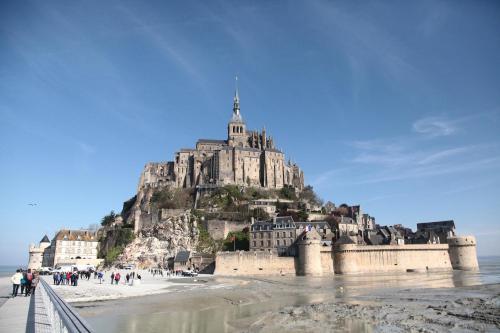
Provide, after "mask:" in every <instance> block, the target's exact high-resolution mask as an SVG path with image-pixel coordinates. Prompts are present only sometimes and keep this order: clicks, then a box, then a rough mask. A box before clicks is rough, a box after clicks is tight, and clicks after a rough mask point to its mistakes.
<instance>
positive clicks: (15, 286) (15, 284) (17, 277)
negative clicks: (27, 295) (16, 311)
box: [10, 269, 23, 297]
mask: <svg viewBox="0 0 500 333" xmlns="http://www.w3.org/2000/svg"><path fill="white" fill-rule="evenodd" d="M22 278H23V274H22V273H21V270H20V269H18V270H16V272H15V273H14V275H12V277H11V278H10V280H11V281H12V297H17V293H18V291H19V286H20V285H21V279H22Z"/></svg>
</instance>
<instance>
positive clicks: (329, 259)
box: [320, 247, 333, 275]
mask: <svg viewBox="0 0 500 333" xmlns="http://www.w3.org/2000/svg"><path fill="white" fill-rule="evenodd" d="M320 254H321V266H322V268H323V275H333V251H332V248H331V247H327V248H324V247H322V248H321V250H320Z"/></svg>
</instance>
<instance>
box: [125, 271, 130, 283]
mask: <svg viewBox="0 0 500 333" xmlns="http://www.w3.org/2000/svg"><path fill="white" fill-rule="evenodd" d="M125 279H126V280H127V284H128V283H129V281H130V274H129V273H127V275H125Z"/></svg>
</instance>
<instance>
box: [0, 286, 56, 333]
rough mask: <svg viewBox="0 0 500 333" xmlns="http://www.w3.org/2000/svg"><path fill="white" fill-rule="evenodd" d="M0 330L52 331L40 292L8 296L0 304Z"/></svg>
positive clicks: (14, 331) (41, 332) (15, 331)
mask: <svg viewBox="0 0 500 333" xmlns="http://www.w3.org/2000/svg"><path fill="white" fill-rule="evenodd" d="M0 332H9V333H10V332H12V333H17V332H27V333H34V332H36V333H50V332H53V330H52V325H51V323H50V320H49V317H48V314H47V311H46V306H45V304H44V301H43V297H42V293H41V292H40V291H39V290H37V292H36V293H35V294H34V295H32V296H28V297H24V296H17V297H15V298H9V299H8V300H7V301H6V302H5V303H4V304H3V305H1V306H0Z"/></svg>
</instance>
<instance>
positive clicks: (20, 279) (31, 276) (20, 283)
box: [11, 269, 40, 297]
mask: <svg viewBox="0 0 500 333" xmlns="http://www.w3.org/2000/svg"><path fill="white" fill-rule="evenodd" d="M11 281H12V297H17V296H18V295H20V296H22V295H23V294H24V296H25V297H28V296H30V295H33V294H35V290H36V287H37V285H38V282H39V281H40V277H39V276H38V273H37V272H32V271H31V269H28V270H23V269H18V270H16V273H14V275H12V277H11ZM19 289H21V292H20V293H19Z"/></svg>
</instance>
